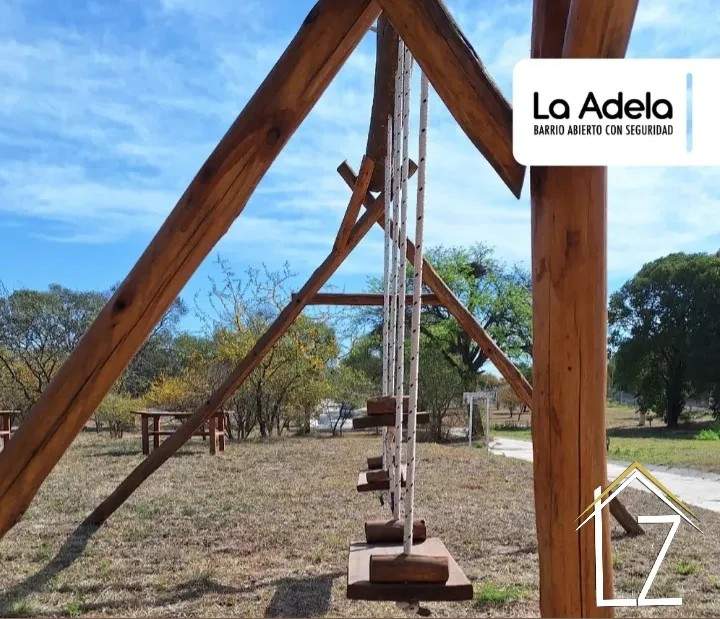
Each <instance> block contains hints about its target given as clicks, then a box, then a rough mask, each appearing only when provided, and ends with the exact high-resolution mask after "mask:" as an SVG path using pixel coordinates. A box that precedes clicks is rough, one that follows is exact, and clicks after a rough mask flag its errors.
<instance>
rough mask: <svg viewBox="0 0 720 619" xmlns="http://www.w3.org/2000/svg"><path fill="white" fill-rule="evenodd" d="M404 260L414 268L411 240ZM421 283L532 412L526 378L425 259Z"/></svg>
mask: <svg viewBox="0 0 720 619" xmlns="http://www.w3.org/2000/svg"><path fill="white" fill-rule="evenodd" d="M338 173H339V174H340V176H342V178H343V180H344V181H345V182H346V183H347V184H348V185H349V186H350V188H352V187H354V186H355V172H353V170H352V168H351V167H350V166H349V165H348V163H347V162H343V164H341V165H340V166H339V167H338ZM367 205H368V202H366V203H365V206H367ZM378 224H379V225H380V226H383V225H384V221H383V220H379V221H378ZM407 258H408V260H409V261H410V262H411V263H413V264H414V262H415V244H414V243H413V242H412V241H411V240H410V239H408V240H407ZM423 283H424V284H425V285H426V286H427V287H428V288H430V290H432V291H433V293H434V294H435V295H436V296H437V298H438V300H439V301H440V304H441V305H444V306H445V307H446V308H447V310H448V311H449V312H450V314H452V316H453V317H454V318H455V320H457V321H458V323H459V324H460V326H461V327H462V328H463V329H464V330H465V332H466V333H467V334H468V335H469V336H470V337H471V338H473V340H475V341H476V342H477V344H478V346H480V348H481V349H482V351H483V352H484V353H485V354H486V355H487V357H488V359H490V361H491V362H492V363H493V365H494V366H495V367H496V368H497V369H498V371H499V372H500V374H502V376H503V378H505V380H506V381H507V382H508V384H509V385H510V386H511V387H512V389H513V391H515V393H516V394H517V396H518V397H519V398H520V400H521V401H522V402H523V404H525V405H527V406H528V408H531V407H532V387H531V386H530V384H529V383H528V382H527V380H526V378H525V377H524V376H523V375H522V374H521V373H520V370H518V369H517V368H516V367H515V365H514V364H513V362H512V361H510V359H508V357H507V355H506V354H505V353H504V352H503V351H502V350H501V349H500V347H499V346H498V345H497V344H496V343H495V341H494V340H493V339H492V338H491V337H490V336H489V335H488V333H487V331H485V329H483V328H482V325H481V324H480V323H479V322H478V321H477V320H476V319H475V316H473V315H472V313H470V311H469V310H468V309H467V308H466V307H465V306H464V305H463V304H462V303H461V301H460V299H458V298H457V297H456V296H455V293H453V291H452V290H451V289H450V287H449V286H448V285H447V284H446V283H445V282H444V281H443V279H442V277H440V275H439V274H438V272H437V271H436V270H435V269H434V268H433V266H432V265H431V264H430V263H429V262H428V261H427V260H425V259H424V260H423Z"/></svg>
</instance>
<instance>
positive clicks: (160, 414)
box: [133, 410, 225, 455]
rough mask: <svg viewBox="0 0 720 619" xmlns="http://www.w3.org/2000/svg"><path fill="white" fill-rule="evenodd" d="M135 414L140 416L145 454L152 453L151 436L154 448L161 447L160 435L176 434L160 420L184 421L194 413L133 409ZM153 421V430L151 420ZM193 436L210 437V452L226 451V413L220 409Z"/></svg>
mask: <svg viewBox="0 0 720 619" xmlns="http://www.w3.org/2000/svg"><path fill="white" fill-rule="evenodd" d="M133 413H134V414H135V415H139V416H140V430H141V434H142V450H143V453H144V454H145V455H148V454H149V453H150V437H151V436H152V439H153V449H157V448H158V447H160V437H161V436H170V435H171V434H174V432H175V430H174V429H169V428H168V429H164V430H163V429H162V428H161V427H160V422H161V420H162V419H163V418H166V419H167V418H170V419H177V420H178V421H181V422H184V421H185V420H186V419H187V418H188V417H192V415H193V413H188V412H184V411H155V410H148V411H133ZM151 421H152V430H151V429H150V422H151ZM193 436H202V437H203V440H205V439H206V438H207V437H208V436H209V437H210V453H211V454H213V455H214V454H215V453H216V452H218V451H219V452H223V451H225V413H224V412H223V411H218V412H217V413H215V414H214V415H213V416H212V417H210V419H208V420H207V421H206V422H205V423H204V424H203V425H202V426H201V427H200V428H199V429H198V430H196V431H195V432H194V433H193Z"/></svg>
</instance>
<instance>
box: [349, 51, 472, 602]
mask: <svg viewBox="0 0 720 619" xmlns="http://www.w3.org/2000/svg"><path fill="white" fill-rule="evenodd" d="M412 65H413V59H412V56H411V53H410V51H409V49H407V48H406V46H405V44H404V43H403V41H402V40H400V41H399V44H398V61H397V67H396V72H395V97H394V109H393V114H392V119H391V118H390V117H388V133H387V136H386V137H387V152H386V155H385V185H384V190H385V196H386V203H385V206H386V208H385V219H384V227H385V243H384V263H383V267H384V280H383V281H384V290H383V292H384V294H383V332H382V355H383V360H382V361H383V363H382V372H383V375H382V388H383V397H382V398H374V399H371V400H368V415H372V414H376V415H380V414H384V415H386V422H385V423H386V424H387V429H386V432H384V433H383V465H384V467H386V470H387V474H386V477H385V479H386V483H387V486H386V488H389V489H390V498H391V501H390V502H391V506H392V520H389V521H388V520H371V521H366V522H365V536H366V543H364V544H363V543H353V544H351V545H350V557H349V559H348V589H347V592H348V597H349V598H353V599H365V600H389V601H395V602H402V603H404V604H408V605H409V606H406V607H405V608H416V607H417V604H418V603H419V602H420V601H422V600H467V599H471V598H472V595H473V589H472V584H471V583H470V581H469V580H468V579H467V577H466V576H465V574H463V572H462V570H461V569H460V567H459V566H458V565H457V563H456V562H455V560H454V559H453V558H452V556H451V555H450V553H449V552H448V550H447V548H446V547H445V545H444V544H443V543H442V541H441V540H440V539H439V538H437V537H428V536H427V530H426V526H425V522H424V521H423V520H418V521H416V520H415V519H414V515H415V481H416V468H417V455H416V444H417V423H418V410H417V408H418V377H419V369H420V317H421V305H422V291H423V236H424V220H425V190H426V155H427V129H428V92H429V84H428V79H427V77H426V76H425V75H424V74H421V76H420V126H419V138H418V159H419V161H418V169H417V174H418V177H417V198H416V199H417V202H416V208H415V253H414V257H413V258H414V261H413V267H414V271H413V284H412V319H411V325H410V333H409V336H410V369H409V374H408V377H407V379H408V380H407V392H408V395H407V396H405V370H404V368H405V363H404V362H405V292H406V277H407V246H408V239H407V214H408V176H409V171H410V166H409V163H410V158H409V154H408V150H409V148H408V147H409V143H410V118H409V117H410V80H411V73H412ZM391 120H392V122H390V121H391ZM390 125H392V126H390ZM391 206H392V215H391V213H390V207H391ZM406 398H407V399H406ZM371 404H372V407H371ZM371 408H372V409H373V410H371ZM391 411H393V412H394V415H393V413H392V412H391ZM421 415H425V416H426V414H425V413H421ZM404 418H405V420H406V421H407V440H406V454H405V456H406V461H405V471H404V477H405V479H403V467H402V456H403V453H402V451H403V449H402V443H403V440H402V439H403V420H404ZM393 421H394V423H393ZM390 424H392V425H390ZM403 481H404V482H405V484H404V485H405V495H404V497H402V500H401V491H402V488H403Z"/></svg>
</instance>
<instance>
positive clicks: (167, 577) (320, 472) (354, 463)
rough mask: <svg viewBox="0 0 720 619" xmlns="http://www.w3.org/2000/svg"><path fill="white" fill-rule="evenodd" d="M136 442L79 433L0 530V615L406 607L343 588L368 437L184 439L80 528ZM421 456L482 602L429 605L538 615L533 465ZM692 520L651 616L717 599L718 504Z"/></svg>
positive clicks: (438, 512)
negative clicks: (29, 502) (16, 518)
mask: <svg viewBox="0 0 720 619" xmlns="http://www.w3.org/2000/svg"><path fill="white" fill-rule="evenodd" d="M139 444H140V441H139V437H137V436H129V437H126V438H125V439H123V440H120V441H109V440H108V439H107V438H106V437H104V436H97V435H95V434H92V433H86V434H83V435H81V436H80V437H79V438H78V440H77V441H76V442H75V444H74V446H73V448H72V449H71V450H70V451H69V452H68V454H67V455H66V456H65V458H64V459H63V460H62V462H61V463H60V465H59V466H58V467H57V469H56V470H55V471H54V472H53V474H52V475H51V477H50V478H49V480H48V481H47V483H46V484H45V485H44V487H43V488H42V490H41V492H40V494H39V496H38V497H37V500H36V501H35V502H34V503H33V506H32V507H31V508H30V510H29V511H28V513H27V514H26V516H25V518H24V519H23V520H22V521H21V522H20V523H19V524H18V525H17V526H16V527H15V528H14V529H13V530H12V531H11V532H10V533H8V535H7V536H6V537H5V539H4V540H3V541H2V542H1V543H0V580H1V581H2V582H3V592H2V594H0V615H23V614H25V615H30V614H33V615H34V614H44V615H48V614H53V615H56V614H62V615H82V614H90V615H123V616H147V615H195V616H228V615H241V616H248V615H252V616H258V615H264V616H300V615H321V614H328V615H354V616H387V615H395V616H402V615H403V611H401V610H400V609H398V608H397V607H396V606H395V605H393V604H379V603H358V602H349V601H348V600H346V599H345V594H344V588H345V565H346V559H347V544H348V541H349V540H350V539H357V538H360V537H361V536H362V522H363V520H364V518H366V517H373V516H374V517H377V516H378V515H380V514H384V513H385V512H383V511H381V510H380V508H379V506H378V503H377V499H376V498H375V497H374V496H371V495H362V496H358V495H357V493H356V492H355V489H354V483H355V478H356V475H357V472H358V469H359V468H360V465H361V463H362V462H363V459H364V457H365V456H367V455H368V454H372V453H374V452H375V450H376V449H377V446H378V440H377V438H375V437H371V436H351V437H347V438H342V439H331V438H305V439H285V440H281V441H277V442H271V443H265V444H262V443H248V444H242V445H230V446H229V447H228V450H227V451H226V453H225V454H224V455H223V456H218V457H215V458H212V457H210V456H209V455H208V454H207V453H206V451H205V449H204V446H203V445H202V443H200V442H199V441H193V443H192V444H191V445H189V446H187V447H186V448H185V449H184V450H183V451H182V453H181V455H180V456H178V457H175V458H173V459H172V460H171V461H170V462H168V463H167V464H166V465H165V466H164V467H162V468H161V469H160V470H159V471H158V472H157V473H156V474H155V475H154V476H153V477H152V478H151V479H150V480H148V482H147V483H145V484H144V486H143V487H142V488H141V489H140V490H139V491H138V492H137V493H136V494H135V495H134V496H133V497H132V498H131V499H130V501H128V503H127V504H126V505H125V506H124V507H123V508H121V509H120V510H119V511H118V512H117V513H116V514H115V515H114V516H113V517H112V518H111V519H110V521H108V523H107V524H106V525H105V526H104V527H102V528H101V529H99V530H98V531H96V532H94V533H93V534H91V533H90V532H88V531H83V530H82V529H80V530H78V529H76V527H77V525H78V523H79V522H81V521H82V519H83V518H84V517H85V516H86V515H87V514H88V513H89V512H90V511H91V509H92V508H93V507H94V506H95V505H96V504H97V503H98V502H99V501H100V500H101V499H102V498H104V497H105V496H106V495H107V494H108V493H109V492H110V491H111V490H112V489H113V488H114V487H115V485H116V484H117V483H118V482H119V481H120V480H121V479H122V477H123V476H124V475H125V474H126V473H127V472H128V471H129V470H130V468H131V467H132V466H133V465H134V464H136V463H137V462H139V461H140V459H141V454H140V453H139ZM420 458H421V460H420V462H421V470H420V476H421V477H420V482H419V496H418V509H419V516H421V517H425V518H426V519H427V520H428V522H429V527H430V529H431V532H432V534H437V535H439V536H441V537H442V538H443V540H444V541H445V543H446V545H447V546H448V547H449V548H450V549H451V551H452V552H453V553H454V555H455V557H456V559H457V560H458V562H459V563H460V564H461V565H462V566H463V567H464V569H465V570H466V573H467V574H468V576H469V577H470V578H471V579H472V580H473V581H475V583H476V590H477V592H478V594H477V598H476V601H475V602H468V603H463V604H454V605H449V604H429V605H428V607H429V608H430V609H431V610H432V613H433V614H434V615H436V616H448V615H453V616H458V615H459V616H473V615H476V616H480V615H482V616H488V615H505V616H507V615H516V616H527V615H536V614H537V612H538V607H537V552H536V542H535V529H534V527H535V524H534V518H533V502H532V480H531V467H530V465H528V464H525V463H522V462H518V461H514V460H509V459H506V458H503V457H490V456H487V455H486V454H485V453H484V452H483V451H482V450H479V449H469V448H467V447H464V446H461V445H458V446H441V445H429V444H427V445H426V444H423V445H421V446H420ZM625 497H626V504H627V505H628V507H629V508H630V509H631V511H633V513H643V514H650V513H655V510H656V509H657V506H656V505H655V503H654V501H653V500H652V498H651V497H650V496H649V495H646V494H642V493H639V492H633V491H628V492H627V493H626V494H625ZM660 511H662V510H660ZM701 519H702V526H703V528H704V530H705V535H704V537H699V534H696V533H692V532H691V531H690V530H689V528H687V527H683V528H681V530H680V532H679V533H678V537H677V539H676V541H675V543H674V544H673V546H672V548H671V552H670V553H669V555H668V557H667V559H666V561H665V564H664V566H663V568H662V570H661V574H660V576H658V579H657V584H656V586H655V587H654V589H653V593H655V594H661V593H662V594H664V595H676V594H679V595H682V596H683V597H684V606H683V607H681V608H680V609H660V611H661V612H659V613H658V614H661V615H668V614H682V615H683V616H687V615H697V616H699V615H703V614H704V615H707V616H716V615H718V613H720V580H718V575H719V574H720V569H719V568H720V549H719V548H718V544H717V540H718V539H720V518H718V515H717V514H710V513H709V512H703V513H702V514H701ZM656 529H657V530H653V531H652V532H650V533H649V534H648V535H647V536H645V537H644V538H641V539H636V540H632V539H627V538H624V537H621V538H618V539H616V540H615V541H614V545H615V549H616V552H617V558H616V574H617V581H618V585H619V588H620V589H621V590H623V591H627V590H629V589H631V590H633V591H635V592H637V591H639V588H640V586H641V585H642V581H643V580H644V575H645V574H646V573H647V571H648V570H649V567H650V565H651V564H652V561H653V560H654V557H655V553H656V552H657V550H658V549H659V546H660V544H661V542H662V541H663V539H664V528H663V527H656ZM660 529H663V530H662V531H661V530H660ZM616 533H617V532H616ZM643 612H644V614H648V613H652V612H653V611H652V609H650V610H647V609H646V610H644V611H643ZM618 614H619V613H618Z"/></svg>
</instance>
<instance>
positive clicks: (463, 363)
mask: <svg viewBox="0 0 720 619" xmlns="http://www.w3.org/2000/svg"><path fill="white" fill-rule="evenodd" d="M428 259H429V261H430V262H431V263H432V265H433V266H434V267H435V269H436V270H437V271H438V273H439V274H440V276H441V277H442V278H443V279H444V281H445V282H446V283H447V284H448V286H449V287H450V288H451V289H452V291H453V292H454V293H455V295H456V296H457V297H458V298H459V299H460V300H461V301H462V303H463V304H464V305H465V307H467V308H468V310H470V312H471V313H472V314H473V316H475V318H476V319H477V320H478V322H479V323H480V324H481V325H482V326H483V328H484V329H485V330H486V331H487V332H488V333H489V334H490V336H491V337H492V338H493V339H494V340H495V341H496V342H497V343H498V345H499V346H500V348H501V349H502V350H504V351H505V353H506V354H507V355H508V356H509V357H510V358H511V359H513V360H515V361H517V362H527V361H528V360H529V358H530V355H531V354H532V296H531V292H530V276H529V274H528V273H527V272H526V271H524V270H523V269H521V268H520V267H517V266H513V267H508V266H506V265H504V264H503V263H502V262H501V261H499V260H497V259H496V258H495V256H494V254H493V250H492V249H491V248H489V247H487V246H485V245H482V244H480V243H478V244H476V245H473V246H472V247H469V248H463V247H450V248H446V247H437V248H434V249H432V250H430V251H429V252H428ZM423 317H424V320H423V324H422V330H423V333H424V334H425V335H427V336H428V337H429V338H431V339H433V340H434V341H435V342H436V343H438V344H439V345H440V348H441V350H444V351H446V352H447V353H448V357H447V359H448V361H451V359H452V360H455V361H456V362H457V364H458V367H459V369H460V371H461V373H462V374H463V378H464V379H465V380H467V379H470V380H471V381H472V379H473V376H474V375H476V374H478V373H480V372H481V371H482V370H483V367H484V366H485V363H486V362H487V360H488V359H487V356H486V355H485V353H484V352H483V351H482V350H481V348H480V347H479V346H478V345H477V343H476V342H475V341H474V340H473V339H472V338H471V337H470V336H468V335H467V334H466V333H465V332H464V331H463V329H462V328H461V327H460V326H459V325H458V324H457V322H456V321H455V320H454V319H453V318H452V317H451V316H450V314H449V313H448V311H447V309H445V307H443V306H433V307H426V308H424V310H423Z"/></svg>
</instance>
